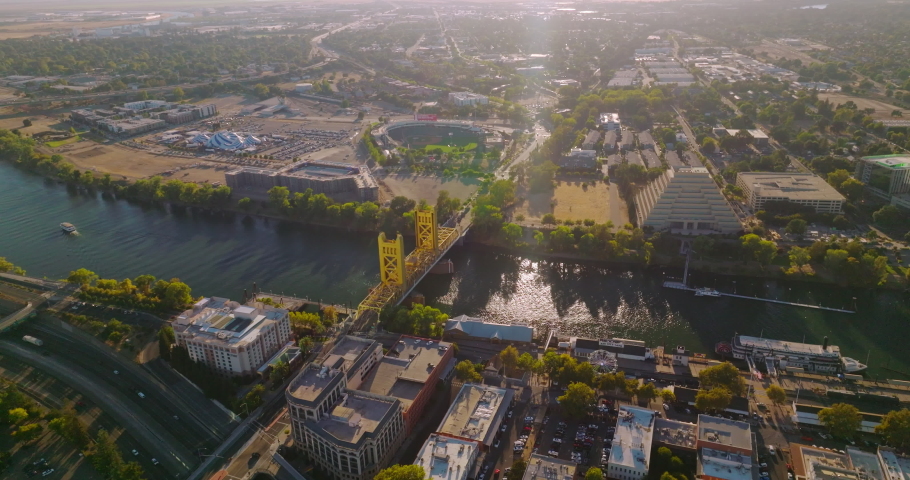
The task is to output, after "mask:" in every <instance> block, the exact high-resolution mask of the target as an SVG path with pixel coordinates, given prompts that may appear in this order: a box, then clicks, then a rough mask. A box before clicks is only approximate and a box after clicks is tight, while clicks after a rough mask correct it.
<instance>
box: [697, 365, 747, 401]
mask: <svg viewBox="0 0 910 480" xmlns="http://www.w3.org/2000/svg"><path fill="white" fill-rule="evenodd" d="M698 381H699V383H700V385H701V388H704V389H712V388H714V387H723V388H726V389H727V390H728V391H729V392H730V393H732V394H733V395H737V396H740V397H741V396H743V395H745V394H746V381H745V380H743V377H742V375H740V374H739V369H737V368H736V367H735V366H734V365H733V364H732V363H730V362H724V363H721V364H719V365H714V366H713V367H708V368H706V369H704V370H702V371H701V373H699V374H698Z"/></svg>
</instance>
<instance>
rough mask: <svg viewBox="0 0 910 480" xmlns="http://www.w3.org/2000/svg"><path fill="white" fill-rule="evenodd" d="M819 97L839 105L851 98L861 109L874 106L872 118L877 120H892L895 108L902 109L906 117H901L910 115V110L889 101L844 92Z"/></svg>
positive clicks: (823, 94)
mask: <svg viewBox="0 0 910 480" xmlns="http://www.w3.org/2000/svg"><path fill="white" fill-rule="evenodd" d="M818 98H819V99H822V100H828V101H830V102H831V103H833V104H834V105H839V104H842V103H846V102H847V101H849V100H853V103H855V104H856V106H857V107H859V109H860V110H862V109H866V108H874V109H875V113H873V114H872V118H874V119H875V120H891V119H892V118H894V117H892V116H891V112H892V111H893V110H900V111H901V112H903V114H904V117H901V118H906V117H907V116H908V115H910V110H904V109H901V108H898V107H895V106H894V105H891V104H889V103H885V102H881V101H878V100H872V99H868V98H862V97H854V96H852V95H845V94H843V93H819V94H818Z"/></svg>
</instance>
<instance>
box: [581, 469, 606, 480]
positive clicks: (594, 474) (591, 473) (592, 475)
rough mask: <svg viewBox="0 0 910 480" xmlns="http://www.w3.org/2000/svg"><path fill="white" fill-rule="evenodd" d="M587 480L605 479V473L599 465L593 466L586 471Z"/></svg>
mask: <svg viewBox="0 0 910 480" xmlns="http://www.w3.org/2000/svg"><path fill="white" fill-rule="evenodd" d="M585 480H604V473H603V471H602V470H601V469H599V468H597V467H591V468H589V469H588V471H587V472H585Z"/></svg>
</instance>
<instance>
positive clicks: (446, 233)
mask: <svg viewBox="0 0 910 480" xmlns="http://www.w3.org/2000/svg"><path fill="white" fill-rule="evenodd" d="M459 236H460V234H459V231H458V229H457V228H446V227H439V228H438V230H437V238H438V245H439V246H438V248H437V249H436V250H435V252H434V251H428V250H420V249H416V250H414V251H412V252H411V253H410V254H408V256H407V257H406V258H405V261H404V262H405V282H404V284H402V285H391V284H385V283H380V284H379V285H377V286H375V287H374V288H372V289H370V292H369V293H368V294H367V296H366V298H364V299H363V301H362V302H360V307H359V308H358V309H357V314H356V317H355V320H354V330H363V327H364V325H363V324H364V323H366V321H367V319H369V318H372V315H370V312H379V311H381V310H382V309H383V308H385V307H386V306H388V305H396V304H398V303H399V302H401V301H402V300H404V298H405V297H406V296H407V295H408V294H409V293H411V290H413V289H414V287H416V286H417V284H418V283H420V281H421V280H423V277H425V276H426V275H427V273H429V271H430V269H432V268H433V266H434V265H436V263H437V262H439V259H441V258H442V257H443V256H444V255H445V254H446V253H448V251H449V250H450V249H451V248H452V245H454V244H455V242H456V241H457V240H458V237H459Z"/></svg>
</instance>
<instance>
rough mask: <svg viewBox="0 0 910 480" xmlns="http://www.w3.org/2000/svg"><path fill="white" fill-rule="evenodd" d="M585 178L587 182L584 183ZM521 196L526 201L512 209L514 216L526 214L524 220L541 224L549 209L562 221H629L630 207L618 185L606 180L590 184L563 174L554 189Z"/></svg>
mask: <svg viewBox="0 0 910 480" xmlns="http://www.w3.org/2000/svg"><path fill="white" fill-rule="evenodd" d="M585 182H588V183H589V184H588V186H582V184H583V183H585ZM518 197H519V198H523V201H522V202H521V203H520V204H519V205H518V206H517V207H516V209H515V211H514V212H513V218H514V217H515V216H517V215H519V214H520V215H524V216H525V221H524V223H530V224H539V223H540V219H541V218H542V217H543V216H544V215H546V214H547V213H552V214H553V215H555V216H556V219H557V220H559V221H563V220H586V219H590V220H594V221H595V222H597V223H606V222H607V221H608V220H609V221H612V222H613V224H614V225H617V226H620V225H623V224H625V223H626V222H628V221H629V213H628V208H627V207H626V203H625V202H624V201H623V200H622V199H621V198H619V191H618V189H617V188H616V187H615V186H610V185H606V184H604V183H603V182H598V183H597V184H596V185H591V184H590V179H587V178H582V177H576V178H572V177H564V178H561V179H557V185H556V188H554V189H553V191H551V192H544V193H535V194H526V193H521V192H519V193H518Z"/></svg>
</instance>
